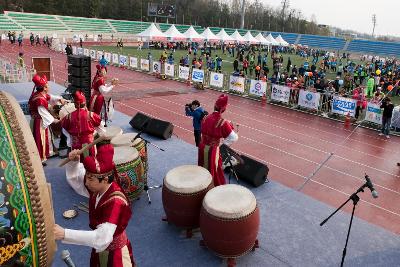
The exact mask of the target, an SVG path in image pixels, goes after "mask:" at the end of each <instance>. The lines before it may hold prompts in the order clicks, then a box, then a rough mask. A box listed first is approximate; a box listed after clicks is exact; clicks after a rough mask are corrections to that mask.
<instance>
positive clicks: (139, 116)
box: [129, 112, 151, 131]
mask: <svg viewBox="0 0 400 267" xmlns="http://www.w3.org/2000/svg"><path fill="white" fill-rule="evenodd" d="M150 120H151V118H150V117H149V116H147V115H144V114H143V113H140V112H138V113H136V115H135V116H134V117H133V118H132V119H131V121H130V122H129V124H130V125H131V126H132V128H135V129H137V130H139V131H142V130H144V129H145V128H146V126H147V124H148V123H149V121H150Z"/></svg>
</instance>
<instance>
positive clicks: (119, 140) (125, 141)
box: [111, 133, 139, 147]
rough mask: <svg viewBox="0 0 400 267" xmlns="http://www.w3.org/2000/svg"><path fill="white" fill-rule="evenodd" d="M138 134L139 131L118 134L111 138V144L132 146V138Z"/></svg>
mask: <svg viewBox="0 0 400 267" xmlns="http://www.w3.org/2000/svg"><path fill="white" fill-rule="evenodd" d="M136 135H137V133H125V134H121V135H118V136H116V137H114V138H113V139H111V144H112V145H113V146H114V147H119V146H132V145H133V143H132V140H133V139H134V138H135V137H136ZM138 139H139V138H138ZM135 141H136V140H135Z"/></svg>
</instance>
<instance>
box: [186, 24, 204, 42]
mask: <svg viewBox="0 0 400 267" xmlns="http://www.w3.org/2000/svg"><path fill="white" fill-rule="evenodd" d="M183 35H185V37H186V38H187V39H189V40H190V41H195V42H196V41H201V40H204V37H203V36H201V35H200V34H199V33H198V32H196V30H195V29H194V28H193V26H190V27H189V29H187V31H185V33H184V34H183Z"/></svg>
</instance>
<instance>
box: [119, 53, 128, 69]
mask: <svg viewBox="0 0 400 267" xmlns="http://www.w3.org/2000/svg"><path fill="white" fill-rule="evenodd" d="M119 65H120V66H128V57H127V56H124V55H120V56H119Z"/></svg>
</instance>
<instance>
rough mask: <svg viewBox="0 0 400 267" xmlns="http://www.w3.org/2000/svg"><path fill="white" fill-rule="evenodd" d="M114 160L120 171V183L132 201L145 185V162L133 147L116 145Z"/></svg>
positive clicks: (118, 180) (118, 171)
mask: <svg viewBox="0 0 400 267" xmlns="http://www.w3.org/2000/svg"><path fill="white" fill-rule="evenodd" d="M113 160H114V163H115V167H116V169H117V173H118V178H117V182H118V184H119V185H120V186H121V188H122V190H123V191H124V193H125V194H126V196H127V197H128V198H129V200H130V201H131V202H132V201H134V200H136V199H137V198H138V197H139V196H140V194H141V193H142V192H143V189H144V185H145V183H144V179H143V175H144V169H143V164H142V160H141V158H140V157H139V153H138V151H137V150H136V148H133V147H126V146H122V147H115V148H114V158H113Z"/></svg>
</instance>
